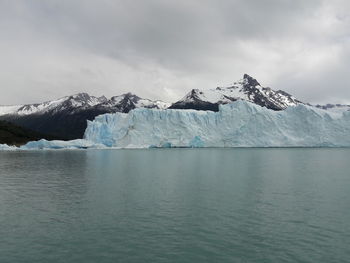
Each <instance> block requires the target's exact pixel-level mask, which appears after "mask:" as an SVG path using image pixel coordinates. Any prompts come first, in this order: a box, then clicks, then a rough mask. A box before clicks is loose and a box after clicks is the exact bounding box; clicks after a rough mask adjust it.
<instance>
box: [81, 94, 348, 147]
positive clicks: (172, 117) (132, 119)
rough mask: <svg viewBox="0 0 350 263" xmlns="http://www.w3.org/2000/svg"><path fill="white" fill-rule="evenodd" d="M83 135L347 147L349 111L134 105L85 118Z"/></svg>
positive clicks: (130, 142) (116, 140) (166, 142)
mask: <svg viewBox="0 0 350 263" xmlns="http://www.w3.org/2000/svg"><path fill="white" fill-rule="evenodd" d="M85 139H86V140H88V141H92V142H94V143H97V144H102V145H106V146H109V147H111V146H113V147H122V148H142V147H288V146H306V147H312V146H327V147H335V146H350V112H343V113H332V112H327V111H325V110H320V109H316V108H314V107H311V106H306V105H298V106H295V107H289V108H287V109H286V110H284V111H272V110H269V109H266V108H263V107H260V106H257V105H255V104H252V103H249V102H246V101H236V102H234V103H232V104H227V105H221V106H220V110H219V112H211V111H194V110H155V109H135V110H132V111H130V112H129V113H128V114H124V113H115V114H104V115H100V116H98V117H96V118H95V120H94V121H89V122H88V126H87V129H86V131H85Z"/></svg>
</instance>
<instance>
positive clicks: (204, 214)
mask: <svg viewBox="0 0 350 263" xmlns="http://www.w3.org/2000/svg"><path fill="white" fill-rule="evenodd" d="M0 262H1V263H7V262H16V263H18V262H36V263H40V262H45V263H47V262H84V263H85V262H102V263H103V262H315V263H316V262H317V263H318V262H327V263H331V262H337V263H338V262H350V149H345V148H341V149H327V148H313V149H312V148H284V149H278V148H267V149H259V148H249V149H244V148H236V149H215V148H213V149H148V150H70V151H69V150H58V151H32V152H25V151H16V152H0Z"/></svg>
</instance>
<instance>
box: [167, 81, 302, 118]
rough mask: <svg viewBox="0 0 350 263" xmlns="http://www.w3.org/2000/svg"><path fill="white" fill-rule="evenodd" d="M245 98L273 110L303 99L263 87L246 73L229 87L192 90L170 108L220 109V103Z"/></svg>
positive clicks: (294, 104)
mask: <svg viewBox="0 0 350 263" xmlns="http://www.w3.org/2000/svg"><path fill="white" fill-rule="evenodd" d="M237 100H245V101H249V102H252V103H254V104H257V105H259V106H262V107H266V108H268V109H272V110H284V109H286V108H287V107H289V106H296V105H298V104H300V103H302V102H301V101H299V100H297V99H296V98H294V97H293V96H292V95H290V94H288V93H287V92H285V91H282V90H277V91H275V90H272V89H271V88H268V87H262V86H261V85H260V83H259V82H258V81H257V80H256V79H254V78H252V77H251V76H249V75H247V74H244V76H243V79H241V80H239V81H237V82H235V83H233V85H231V86H229V87H217V88H216V89H210V90H199V89H193V90H191V91H190V92H189V93H188V94H187V95H186V96H185V97H184V98H183V99H181V100H180V101H177V102H175V103H174V104H172V105H171V106H170V109H195V110H213V111H218V110H219V105H220V104H228V103H232V102H234V101H237Z"/></svg>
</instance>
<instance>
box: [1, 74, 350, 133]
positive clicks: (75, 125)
mask: <svg viewBox="0 0 350 263" xmlns="http://www.w3.org/2000/svg"><path fill="white" fill-rule="evenodd" d="M237 100H246V101H249V102H252V103H255V104H257V105H259V106H262V107H266V108H269V109H272V110H276V111H278V110H284V109H285V108H287V107H289V106H296V105H297V104H300V103H303V102H301V101H300V100H298V99H296V98H295V97H293V96H292V95H290V94H288V93H287V92H285V91H282V90H277V91H275V90H272V89H271V88H269V87H263V86H261V85H260V84H259V82H258V81H257V80H256V79H254V78H252V77H251V76H249V75H247V74H244V76H243V79H241V80H239V81H237V82H235V83H233V85H230V86H228V87H217V88H215V89H210V90H199V89H193V90H191V91H190V92H189V93H188V94H186V96H185V97H184V98H182V99H181V100H179V101H177V102H175V103H173V104H171V103H166V102H162V101H152V100H148V99H143V98H140V97H138V96H136V95H134V94H132V93H126V94H123V95H120V96H114V97H112V98H110V99H107V98H106V97H104V96H102V97H94V96H90V95H88V94H87V93H79V94H76V95H72V96H67V97H63V98H60V99H58V100H53V101H47V102H43V103H37V104H28V105H16V106H0V120H6V121H9V122H12V123H14V124H16V125H19V126H22V127H25V128H28V129H31V130H33V131H36V132H40V133H43V134H50V135H52V136H54V137H60V138H64V139H76V138H82V137H83V134H84V131H85V129H86V126H87V120H93V119H94V118H95V117H96V116H98V115H101V114H105V113H115V112H123V113H127V112H129V111H130V110H132V109H135V108H140V107H144V108H156V109H167V108H169V109H194V110H211V111H218V109H219V105H220V104H228V103H231V102H234V101H237ZM303 104H304V103H303ZM316 107H319V108H323V109H327V110H342V111H343V110H348V109H350V106H348V105H340V104H337V105H331V104H327V105H324V106H322V105H316Z"/></svg>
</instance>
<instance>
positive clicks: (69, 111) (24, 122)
mask: <svg viewBox="0 0 350 263" xmlns="http://www.w3.org/2000/svg"><path fill="white" fill-rule="evenodd" d="M167 106H168V105H167V104H166V103H164V102H161V101H151V100H147V99H142V98H140V97H138V96H136V95H134V94H131V93H127V94H123V95H120V96H115V97H112V98H111V99H109V100H108V99H106V98H105V97H99V98H97V97H93V96H90V95H88V94H86V93H80V94H76V95H73V96H69V97H64V98H61V99H59V100H56V101H49V102H44V103H41V104H31V105H23V106H19V107H18V108H17V109H16V110H15V111H13V112H10V113H7V114H4V115H1V116H0V120H7V121H10V122H12V123H15V124H17V125H20V126H22V127H25V128H28V129H31V130H33V131H36V132H40V133H45V134H50V135H52V136H55V137H60V138H63V139H67V140H68V139H69V140H70V139H77V138H82V137H83V135H84V132H85V129H86V126H87V120H93V119H94V118H95V117H96V116H98V115H101V114H105V113H115V112H123V113H127V112H129V111H130V110H132V109H135V108H138V107H147V108H166V107H167Z"/></svg>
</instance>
